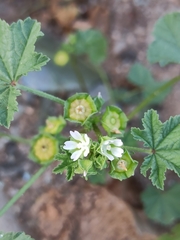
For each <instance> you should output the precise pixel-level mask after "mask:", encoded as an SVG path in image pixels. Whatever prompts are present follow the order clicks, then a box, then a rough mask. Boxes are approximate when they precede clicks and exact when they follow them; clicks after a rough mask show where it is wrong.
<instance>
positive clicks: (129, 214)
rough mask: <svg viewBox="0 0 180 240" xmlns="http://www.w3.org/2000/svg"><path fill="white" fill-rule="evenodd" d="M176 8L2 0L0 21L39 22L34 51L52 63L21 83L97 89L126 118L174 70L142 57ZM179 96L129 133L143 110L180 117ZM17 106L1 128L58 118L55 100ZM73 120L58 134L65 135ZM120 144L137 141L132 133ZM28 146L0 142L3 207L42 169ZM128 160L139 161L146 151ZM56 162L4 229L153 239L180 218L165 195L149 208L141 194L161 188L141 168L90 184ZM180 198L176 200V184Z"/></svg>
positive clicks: (168, 96) (58, 89)
mask: <svg viewBox="0 0 180 240" xmlns="http://www.w3.org/2000/svg"><path fill="white" fill-rule="evenodd" d="M179 10H180V2H179V1H178V0H163V1H157V0H99V1H98V0H89V1H88V0H74V1H73V0H51V1H49V0H39V1H37V0H28V1H26V0H0V18H1V19H2V20H5V21H7V22H8V23H9V24H11V23H12V22H15V21H17V20H18V19H22V20H24V19H25V18H27V17H31V18H33V19H37V21H39V22H40V23H41V26H42V32H43V33H44V36H43V37H42V38H40V39H38V42H37V44H36V51H37V52H42V53H44V54H46V55H47V56H48V57H49V58H50V59H51V60H50V62H48V64H47V65H46V66H44V67H43V68H42V71H39V72H31V73H29V74H28V75H27V76H25V77H23V78H22V79H21V80H20V81H21V84H24V85H26V86H29V87H32V88H35V89H38V90H43V91H46V92H48V93H51V94H53V95H55V96H59V97H61V98H63V99H67V97H69V96H70V95H72V94H74V93H76V92H89V93H90V94H91V95H92V96H93V97H94V96H96V95H97V94H98V92H101V94H102V97H103V98H104V99H105V100H106V104H115V105H117V106H119V107H121V108H122V109H123V111H124V112H125V113H126V114H128V113H129V112H130V111H132V110H133V109H134V108H135V106H137V105H138V103H140V102H141V101H142V100H143V99H144V98H146V97H147V96H148V95H149V94H150V93H151V92H153V91H154V90H155V89H156V88H158V87H159V86H160V85H161V84H162V83H163V81H166V80H169V79H171V78H173V77H175V76H178V75H179V66H177V65H176V64H173V65H168V66H167V67H164V68H161V67H160V66H159V65H158V64H156V65H151V64H150V63H148V61H147V57H146V52H147V48H148V44H149V43H151V42H152V40H153V36H152V32H153V26H154V24H155V22H156V21H157V19H158V18H160V17H161V16H163V15H164V14H166V13H168V12H173V11H179ZM179 96H180V84H179V83H178V84H176V86H175V87H173V89H169V90H168V91H167V92H165V93H163V94H162V95H159V96H158V97H157V99H154V101H153V102H152V103H151V104H150V105H149V106H147V108H146V109H143V110H142V112H140V113H139V114H138V115H137V116H135V118H134V119H133V120H131V121H130V122H129V125H128V129H130V127H131V126H136V127H137V126H141V121H140V119H141V118H142V116H143V113H144V111H146V110H147V109H148V108H154V109H156V110H158V113H159V114H160V119H161V120H162V121H165V120H167V119H168V118H169V117H170V116H171V115H172V116H173V115H176V114H179V113H180V105H179ZM18 103H19V111H18V112H17V113H16V114H15V119H14V121H13V122H12V124H11V127H10V129H9V130H7V129H5V128H3V127H0V130H1V132H2V133H10V134H13V135H15V136H21V137H23V138H27V139H30V138H32V137H33V136H34V135H35V134H37V133H38V129H39V127H40V126H41V125H44V123H45V120H46V119H47V117H48V116H59V115H60V114H63V109H62V107H61V106H60V105H58V104H56V103H52V102H50V101H49V100H46V99H41V98H39V97H37V96H35V95H31V94H29V93H25V92H23V93H22V95H21V96H20V97H19V98H18ZM71 126H72V125H69V126H68V127H67V128H66V131H67V132H66V131H64V132H63V133H64V134H67V135H68V132H69V129H71ZM126 142H128V145H131V144H134V142H133V140H132V138H131V136H130V134H128V131H127V135H126ZM28 151H29V148H28V147H27V146H26V145H24V144H22V143H17V142H14V141H11V140H9V139H8V138H0V207H1V206H3V204H4V203H5V202H6V201H7V200H8V199H9V198H10V197H12V196H13V195H14V194H15V193H16V192H17V191H18V189H19V188H20V187H21V186H23V184H25V183H26V182H27V181H28V180H29V179H30V177H31V176H32V175H33V174H34V173H35V172H36V171H37V169H38V168H39V166H38V164H35V163H33V162H32V161H30V160H29V159H28ZM134 159H137V160H138V161H139V162H142V160H143V156H142V155H135V156H134ZM55 165H56V164H55ZM55 165H54V166H55ZM54 166H53V167H54ZM53 167H52V168H53ZM52 168H49V169H48V171H47V172H46V173H44V174H43V176H42V177H41V178H40V179H39V180H38V181H37V182H36V183H35V184H34V185H33V186H32V187H31V189H29V190H28V191H27V192H26V193H25V194H24V196H23V197H22V198H21V199H20V200H19V201H18V202H17V203H16V204H15V206H13V207H12V208H11V209H10V210H9V211H8V212H7V213H6V214H5V215H4V216H3V217H2V218H0V230H3V231H13V230H14V231H26V233H28V234H30V235H31V236H32V237H34V238H35V239H41V240H50V239H51V240H59V239H61V240H66V239H67V240H71V239H72V240H76V239H78V240H81V239H85V240H86V239H87V240H91V239H93V238H94V237H96V238H98V239H99V240H105V239H107V240H136V239H142V240H148V239H149V240H153V239H158V236H159V235H161V234H163V233H165V232H166V231H169V230H170V229H171V228H172V226H174V225H175V224H177V223H178V219H180V209H179V207H176V210H174V209H173V210H170V213H169V212H168V213H167V212H166V211H165V209H166V204H167V203H168V204H171V203H172V202H171V201H170V200H169V201H167V202H166V199H163V200H162V201H164V202H166V204H165V207H164V209H162V208H159V206H153V205H152V206H151V205H150V209H151V210H152V212H153V214H154V215H153V214H151V213H150V211H151V210H150V211H148V210H147V209H146V210H145V205H146V199H147V197H146V194H147V196H155V197H157V196H161V195H162V193H161V192H159V191H156V190H154V188H152V187H151V183H150V182H149V180H148V179H147V178H144V177H143V176H142V175H140V171H139V169H137V170H136V173H135V176H134V177H131V178H130V179H127V180H125V181H123V182H120V181H118V180H113V179H110V178H109V177H108V176H107V174H106V172H102V173H101V174H99V175H98V176H95V177H93V178H91V179H89V181H85V180H84V179H82V178H81V177H75V178H74V179H73V180H72V181H71V182H69V183H67V182H66V179H65V177H64V175H61V176H55V175H53V174H52V173H51V171H52ZM166 177H167V179H166V182H165V189H166V190H167V192H168V189H169V188H170V187H171V186H174V185H173V184H175V183H176V184H178V183H179V179H178V177H176V176H175V175H174V174H173V173H172V172H167V176H166ZM145 191H146V192H145ZM143 193H144V195H143V196H145V197H142V194H143ZM145 193H146V194H145ZM148 194H149V195H148ZM176 194H178V196H180V190H179V189H177V191H176ZM167 195H168V194H167ZM144 199H145V200H144ZM159 199H160V198H158V200H159ZM160 202H161V201H160ZM173 204H174V203H173ZM173 204H172V205H173ZM175 204H177V205H179V204H178V203H175ZM159 205H161V204H159ZM148 207H149V206H148ZM151 207H152V208H151ZM153 207H154V208H153ZM173 211H176V214H174V215H173V213H172V212H173ZM168 214H169V215H168ZM152 215H153V216H152ZM163 219H166V220H163Z"/></svg>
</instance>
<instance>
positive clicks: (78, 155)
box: [71, 149, 82, 161]
mask: <svg viewBox="0 0 180 240" xmlns="http://www.w3.org/2000/svg"><path fill="white" fill-rule="evenodd" d="M81 154H82V149H80V150H77V151H75V152H73V154H72V155H71V159H73V161H76V160H78V158H79V157H80V156H81Z"/></svg>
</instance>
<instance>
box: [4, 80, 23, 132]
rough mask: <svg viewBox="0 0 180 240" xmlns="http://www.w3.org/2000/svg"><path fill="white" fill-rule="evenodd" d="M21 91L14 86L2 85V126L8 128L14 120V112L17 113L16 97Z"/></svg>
mask: <svg viewBox="0 0 180 240" xmlns="http://www.w3.org/2000/svg"><path fill="white" fill-rule="evenodd" d="M19 95H20V91H19V90H17V89H16V88H14V87H12V86H8V85H6V84H0V125H3V126H5V127H7V128H9V126H10V122H11V121H12V120H13V116H14V112H17V110H18V107H17V102H16V97H17V96H19Z"/></svg>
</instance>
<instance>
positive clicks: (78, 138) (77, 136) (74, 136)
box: [70, 131, 83, 142]
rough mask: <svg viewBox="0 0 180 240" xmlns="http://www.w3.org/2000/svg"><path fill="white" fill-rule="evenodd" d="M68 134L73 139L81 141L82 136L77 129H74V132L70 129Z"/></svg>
mask: <svg viewBox="0 0 180 240" xmlns="http://www.w3.org/2000/svg"><path fill="white" fill-rule="evenodd" d="M70 134H71V136H72V137H73V138H74V139H75V140H78V141H81V142H82V141H83V137H82V135H81V134H80V133H79V132H78V131H74V132H73V131H70Z"/></svg>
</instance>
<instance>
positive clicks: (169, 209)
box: [142, 184, 180, 239]
mask: <svg viewBox="0 0 180 240" xmlns="http://www.w3.org/2000/svg"><path fill="white" fill-rule="evenodd" d="M179 197H180V186H179V184H176V185H174V186H173V187H171V188H170V189H168V190H166V191H160V190H158V189H156V188H153V187H149V188H147V189H146V190H145V191H144V192H143V194H142V201H143V204H144V207H145V212H146V214H147V216H148V217H149V218H150V219H152V220H154V221H156V222H159V223H162V224H165V225H166V224H171V223H173V221H174V220H177V219H179V218H180V205H179ZM173 239H174V238H173Z"/></svg>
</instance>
